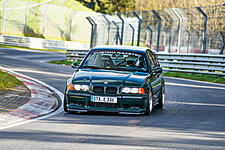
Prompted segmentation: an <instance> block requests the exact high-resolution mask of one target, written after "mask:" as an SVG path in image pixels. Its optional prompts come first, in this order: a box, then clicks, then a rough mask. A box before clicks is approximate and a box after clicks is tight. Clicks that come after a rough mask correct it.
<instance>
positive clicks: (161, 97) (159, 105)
mask: <svg viewBox="0 0 225 150" xmlns="http://www.w3.org/2000/svg"><path fill="white" fill-rule="evenodd" d="M164 99H165V87H164V86H163V87H162V88H161V90H160V94H159V104H158V105H156V108H157V109H163V105H164Z"/></svg>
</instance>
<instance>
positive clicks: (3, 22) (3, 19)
mask: <svg viewBox="0 0 225 150" xmlns="http://www.w3.org/2000/svg"><path fill="white" fill-rule="evenodd" d="M6 2H7V0H5V1H4V4H3V12H2V33H3V32H4V29H5V8H6Z"/></svg>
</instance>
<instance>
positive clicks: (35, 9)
mask: <svg viewBox="0 0 225 150" xmlns="http://www.w3.org/2000/svg"><path fill="white" fill-rule="evenodd" d="M35 13H36V6H34V14H33V18H35Z"/></svg>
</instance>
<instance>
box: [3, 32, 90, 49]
mask: <svg viewBox="0 0 225 150" xmlns="http://www.w3.org/2000/svg"><path fill="white" fill-rule="evenodd" d="M0 44H1V45H9V46H19V47H27V48H35V49H57V50H70V49H79V48H80V49H83V48H86V49H88V48H89V46H90V45H89V44H85V43H78V42H71V41H57V40H46V39H42V38H33V37H20V36H11V35H0Z"/></svg>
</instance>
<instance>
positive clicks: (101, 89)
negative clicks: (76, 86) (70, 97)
mask: <svg viewBox="0 0 225 150" xmlns="http://www.w3.org/2000/svg"><path fill="white" fill-rule="evenodd" d="M93 91H94V93H104V87H103V86H94V87H93Z"/></svg>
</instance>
